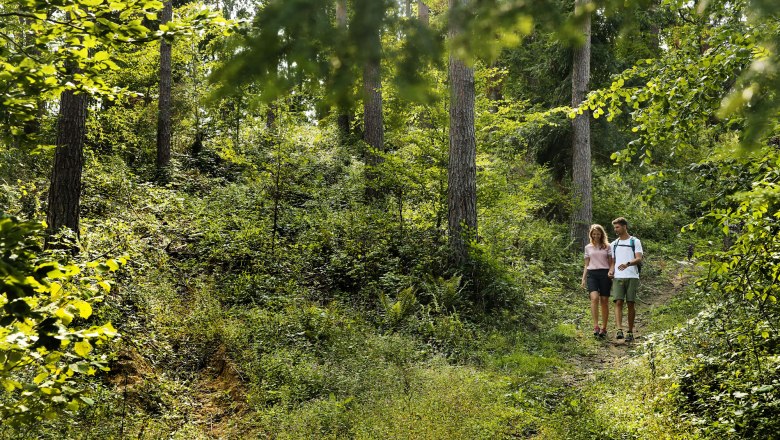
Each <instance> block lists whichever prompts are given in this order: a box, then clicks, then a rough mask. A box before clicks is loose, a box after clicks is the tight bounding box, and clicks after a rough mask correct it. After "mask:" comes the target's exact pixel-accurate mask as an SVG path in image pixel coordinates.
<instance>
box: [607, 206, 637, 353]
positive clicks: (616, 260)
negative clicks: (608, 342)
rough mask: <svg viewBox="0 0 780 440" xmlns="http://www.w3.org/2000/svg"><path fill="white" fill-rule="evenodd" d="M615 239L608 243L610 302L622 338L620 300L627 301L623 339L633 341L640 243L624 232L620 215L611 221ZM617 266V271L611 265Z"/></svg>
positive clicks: (621, 304)
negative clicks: (625, 331) (610, 259)
mask: <svg viewBox="0 0 780 440" xmlns="http://www.w3.org/2000/svg"><path fill="white" fill-rule="evenodd" d="M612 226H613V227H614V228H615V235H617V239H616V240H615V241H613V242H612V243H611V244H610V248H611V250H612V255H613V257H612V264H611V265H610V268H609V272H608V276H609V277H610V278H613V282H612V301H613V302H614V303H615V322H616V324H617V325H616V327H617V335H616V336H615V339H623V302H624V301H625V302H626V303H628V333H626V336H625V338H626V342H631V341H633V340H634V318H635V317H636V308H635V307H634V306H635V303H636V293H637V291H638V290H639V266H638V265H639V263H641V262H642V254H643V252H642V243H641V242H640V241H639V239H638V238H636V237H632V236H631V235H629V234H628V221H626V219H625V218H623V217H618V218H616V219H615V220H612ZM616 267H617V271H615V268H616Z"/></svg>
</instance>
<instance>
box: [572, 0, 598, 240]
mask: <svg viewBox="0 0 780 440" xmlns="http://www.w3.org/2000/svg"><path fill="white" fill-rule="evenodd" d="M589 2H590V0H575V3H574V4H575V10H576V11H579V10H581V9H582V8H583V7H586V6H587V4H588V3H589ZM580 31H581V32H582V33H583V35H585V42H584V44H582V46H580V47H577V48H575V49H574V59H573V63H572V75H571V77H572V95H571V105H572V107H578V106H579V105H580V104H581V103H582V101H584V100H585V96H586V95H587V93H588V82H589V81H590V14H589V13H588V14H587V15H586V17H584V21H583V22H582V26H581V29H580ZM572 148H573V150H574V151H573V160H572V180H573V192H572V197H573V203H574V205H573V210H572V217H571V236H572V238H573V239H574V242H575V243H576V244H577V245H578V248H580V249H581V248H583V247H584V246H585V245H586V244H587V243H588V242H589V239H588V230H589V229H590V224H591V222H592V221H593V200H592V194H591V185H592V182H591V152H590V112H589V111H587V110H586V111H584V112H582V114H581V115H577V117H575V118H574V120H573V121H572Z"/></svg>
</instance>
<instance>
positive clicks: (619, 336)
mask: <svg viewBox="0 0 780 440" xmlns="http://www.w3.org/2000/svg"><path fill="white" fill-rule="evenodd" d="M615 339H623V330H618V331H617V334H616V335H615Z"/></svg>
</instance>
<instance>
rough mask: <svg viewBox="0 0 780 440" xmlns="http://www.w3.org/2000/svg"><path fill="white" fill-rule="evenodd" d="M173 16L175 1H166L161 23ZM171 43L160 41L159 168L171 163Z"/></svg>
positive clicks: (168, 20)
mask: <svg viewBox="0 0 780 440" xmlns="http://www.w3.org/2000/svg"><path fill="white" fill-rule="evenodd" d="M171 18H173V3H172V2H171V1H170V0H169V1H166V2H165V5H164V7H163V10H162V13H161V14H160V24H166V23H168V22H170V21H171ZM171 76H172V75H171V44H170V43H169V42H167V41H166V40H165V39H163V40H162V41H160V97H159V100H158V106H157V169H158V170H162V169H163V168H166V167H168V165H170V163H171V82H172V79H171Z"/></svg>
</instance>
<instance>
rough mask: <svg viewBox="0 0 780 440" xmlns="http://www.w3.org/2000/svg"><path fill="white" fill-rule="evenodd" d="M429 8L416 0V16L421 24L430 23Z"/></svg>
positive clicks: (426, 24)
mask: <svg viewBox="0 0 780 440" xmlns="http://www.w3.org/2000/svg"><path fill="white" fill-rule="evenodd" d="M430 16H431V9H430V8H429V7H428V5H426V4H425V3H423V2H422V1H420V0H417V18H418V19H419V20H420V22H421V23H422V24H424V25H425V26H428V25H429V24H430Z"/></svg>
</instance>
